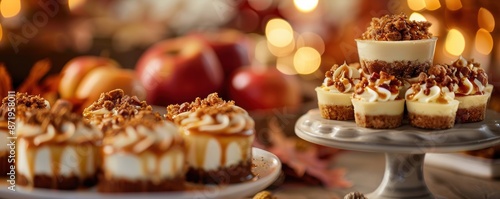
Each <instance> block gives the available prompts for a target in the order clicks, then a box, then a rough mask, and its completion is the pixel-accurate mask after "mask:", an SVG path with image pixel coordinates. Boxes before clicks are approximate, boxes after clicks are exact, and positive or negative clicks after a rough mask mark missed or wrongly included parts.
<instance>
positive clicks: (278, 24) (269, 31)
mask: <svg viewBox="0 0 500 199" xmlns="http://www.w3.org/2000/svg"><path fill="white" fill-rule="evenodd" d="M266 37H267V40H268V41H269V43H270V44H271V45H273V46H276V47H286V46H288V45H290V43H292V42H293V29H292V26H291V25H290V24H289V23H288V22H287V21H285V20H283V19H278V18H275V19H271V20H269V22H267V25H266Z"/></svg>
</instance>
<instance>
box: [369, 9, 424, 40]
mask: <svg viewBox="0 0 500 199" xmlns="http://www.w3.org/2000/svg"><path fill="white" fill-rule="evenodd" d="M430 26H431V23H429V22H426V21H424V22H419V21H410V20H409V19H408V16H406V14H404V13H401V14H399V15H385V16H383V17H381V18H373V19H372V21H371V23H370V26H369V27H368V29H367V30H366V32H364V33H363V34H362V36H361V38H362V39H364V40H377V41H403V40H421V39H430V38H431V37H432V34H431V33H430V32H429V31H428V29H429V27H430Z"/></svg>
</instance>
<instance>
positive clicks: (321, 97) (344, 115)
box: [315, 63, 361, 120]
mask: <svg viewBox="0 0 500 199" xmlns="http://www.w3.org/2000/svg"><path fill="white" fill-rule="evenodd" d="M360 78H361V76H360V73H359V71H358V69H357V68H355V67H351V66H348V65H347V64H346V63H344V64H342V65H340V66H339V65H337V64H335V65H333V66H332V68H331V69H330V70H328V71H327V72H326V73H325V79H324V80H323V84H322V85H321V86H320V87H317V88H316V89H315V90H316V93H317V96H318V107H319V110H320V112H321V117H323V118H325V119H330V120H353V119H354V108H353V106H352V103H351V95H352V92H353V91H354V85H355V84H356V83H358V82H359V80H360Z"/></svg>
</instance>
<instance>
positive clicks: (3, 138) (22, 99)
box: [0, 93, 50, 177]
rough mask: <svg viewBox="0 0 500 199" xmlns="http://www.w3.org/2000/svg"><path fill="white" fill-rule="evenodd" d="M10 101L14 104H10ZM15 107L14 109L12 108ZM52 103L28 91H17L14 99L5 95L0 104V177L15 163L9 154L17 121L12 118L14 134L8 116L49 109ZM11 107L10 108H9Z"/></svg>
mask: <svg viewBox="0 0 500 199" xmlns="http://www.w3.org/2000/svg"><path fill="white" fill-rule="evenodd" d="M9 102H10V103H11V105H12V106H9ZM12 108H14V109H12ZM49 108H50V104H49V102H48V101H47V100H45V99H44V98H42V97H40V96H39V95H28V94H27V93H16V95H15V96H14V97H13V99H9V98H8V97H5V98H4V99H3V100H2V104H1V106H0V177H1V176H6V175H7V173H8V172H9V171H10V166H11V165H13V164H12V163H13V162H12V161H11V163H9V158H8V156H9V155H10V147H9V146H8V145H7V144H9V141H10V140H9V137H15V136H16V135H15V133H16V132H15V129H12V127H15V123H16V121H14V120H11V123H10V126H11V127H10V128H11V129H12V130H13V133H14V134H11V133H10V129H9V120H8V118H9V117H11V118H13V119H14V118H18V116H16V115H15V114H23V115H26V114H30V113H29V112H30V111H32V110H35V109H49ZM9 109H10V110H9ZM17 109H22V110H24V111H17ZM9 112H12V114H14V116H12V115H11V116H9Z"/></svg>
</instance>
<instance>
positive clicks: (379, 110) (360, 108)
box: [352, 99, 405, 116]
mask: <svg viewBox="0 0 500 199" xmlns="http://www.w3.org/2000/svg"><path fill="white" fill-rule="evenodd" d="M352 105H353V106H354V112H355V113H359V114H362V115H373V116H376V115H402V114H403V111H404V105H405V100H402V99H401V100H394V101H385V102H367V101H363V100H359V99H352Z"/></svg>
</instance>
